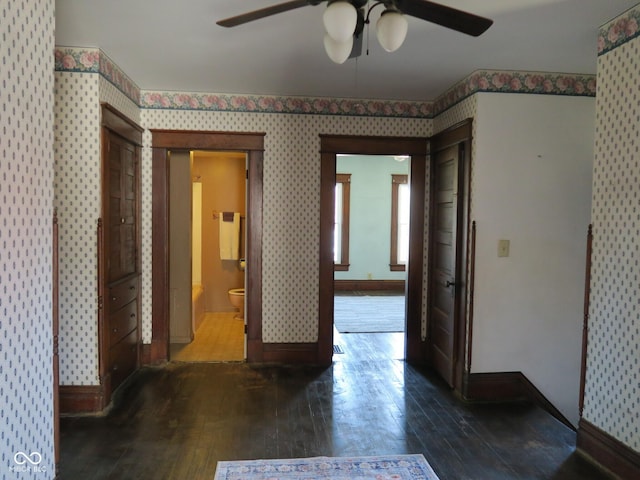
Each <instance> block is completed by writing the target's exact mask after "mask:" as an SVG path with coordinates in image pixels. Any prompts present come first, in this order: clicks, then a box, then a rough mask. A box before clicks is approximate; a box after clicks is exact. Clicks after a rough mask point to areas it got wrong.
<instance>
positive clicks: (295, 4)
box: [217, 0, 493, 63]
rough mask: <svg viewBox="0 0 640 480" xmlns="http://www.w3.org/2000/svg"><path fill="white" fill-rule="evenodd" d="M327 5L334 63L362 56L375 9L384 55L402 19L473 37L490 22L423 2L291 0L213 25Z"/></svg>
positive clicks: (394, 45) (402, 27)
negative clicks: (378, 12)
mask: <svg viewBox="0 0 640 480" xmlns="http://www.w3.org/2000/svg"><path fill="white" fill-rule="evenodd" d="M323 2H327V4H328V6H327V8H326V10H325V12H324V15H323V21H324V25H325V29H326V30H327V35H325V39H324V45H325V49H326V51H327V54H328V55H329V57H330V58H331V60H333V61H334V62H336V63H343V62H344V61H346V59H347V58H353V57H357V56H359V55H360V54H361V53H362V31H363V30H364V26H365V25H368V24H369V16H370V14H371V11H372V10H373V9H374V8H375V7H377V6H378V5H382V6H384V8H385V10H384V11H383V12H382V14H381V15H380V19H379V20H378V22H377V24H376V29H377V32H376V33H377V37H378V40H379V42H380V44H381V45H382V47H383V48H384V49H385V50H387V51H395V50H397V49H398V48H399V47H400V46H401V45H402V42H403V41H404V39H405V37H406V34H407V21H406V19H405V18H404V15H409V16H412V17H416V18H420V19H422V20H426V21H427V22H431V23H435V24H437V25H441V26H443V27H446V28H450V29H452V30H456V31H458V32H462V33H466V34H467V35H472V36H474V37H477V36H479V35H481V34H482V33H484V32H485V31H486V30H487V29H488V28H489V27H490V26H491V25H492V24H493V20H490V19H488V18H484V17H480V16H478V15H474V14H472V13H467V12H464V11H462V10H458V9H455V8H452V7H447V6H445V5H441V4H439V3H434V2H430V1H427V0H383V1H376V2H374V3H373V5H372V6H370V7H369V8H368V10H367V4H368V3H369V1H368V0H292V1H288V2H282V3H279V4H276V5H272V6H270V7H265V8H261V9H259V10H254V11H252V12H247V13H243V14H241V15H237V16H234V17H230V18H226V19H224V20H220V21H218V22H217V24H218V25H220V26H223V27H236V26H238V25H243V24H245V23H249V22H252V21H254V20H259V19H261V18H265V17H269V16H271V15H276V14H278V13H283V12H288V11H289V10H295V9H297V8H300V7H306V6H309V5H311V6H315V5H319V4H320V3H323Z"/></svg>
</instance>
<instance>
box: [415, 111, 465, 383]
mask: <svg viewBox="0 0 640 480" xmlns="http://www.w3.org/2000/svg"><path fill="white" fill-rule="evenodd" d="M471 135H472V120H471V119H467V120H465V121H463V122H460V123H458V124H456V125H453V126H452V127H450V128H448V129H446V130H444V131H442V132H440V133H438V134H436V135H434V136H433V137H432V138H431V139H430V142H431V153H432V156H431V164H430V167H431V170H430V171H431V172H433V171H434V163H435V153H437V152H441V151H443V150H446V149H447V148H449V147H452V146H459V147H460V148H459V152H458V153H459V157H458V162H459V163H458V168H459V169H460V170H459V172H460V174H459V183H458V193H459V194H461V195H462V201H460V202H458V209H457V217H458V229H457V232H458V233H457V238H456V265H455V274H456V275H455V279H456V286H455V289H456V290H455V291H456V295H455V300H454V301H455V311H456V312H457V313H456V318H455V319H454V334H453V335H454V347H453V351H454V372H453V387H454V389H455V390H456V391H458V392H464V390H463V387H464V384H465V383H466V380H465V379H466V375H468V374H469V372H468V371H465V365H466V363H467V362H465V360H466V358H465V355H466V353H467V349H466V344H467V338H468V337H470V335H471V332H470V331H467V330H468V329H467V294H468V285H469V268H468V261H469V248H468V238H469V226H470V219H469V211H470V210H469V208H470V207H469V206H470V203H471ZM430 180H431V188H430V198H429V210H430V211H431V212H433V211H434V202H435V198H434V192H435V188H434V187H435V185H434V181H435V176H434V175H431V179H430ZM434 221H435V218H434V215H430V216H429V223H430V225H429V239H428V242H429V245H432V235H434V231H435V229H434ZM433 261H434V258H433V249H432V248H431V246H429V268H428V271H427V276H428V282H429V285H431V284H432V283H431V282H432V276H433V272H432V269H431V266H432V265H433ZM430 302H431V299H430V295H429V300H428V301H427V304H429V303H430ZM428 311H429V310H427V312H428ZM428 317H429V315H428V314H427V350H426V355H427V358H428V359H429V363H431V358H432V351H433V344H432V342H431V339H432V338H433V336H432V335H431V324H430V322H429V318H428Z"/></svg>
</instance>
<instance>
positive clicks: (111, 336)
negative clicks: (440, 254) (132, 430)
mask: <svg viewBox="0 0 640 480" xmlns="http://www.w3.org/2000/svg"><path fill="white" fill-rule="evenodd" d="M141 144H142V128H140V127H139V126H138V125H136V124H135V123H133V122H131V121H130V120H129V119H127V118H126V117H125V116H124V115H122V114H120V113H119V112H117V111H116V110H114V109H113V108H112V107H110V106H109V105H106V104H105V105H103V106H102V221H101V222H100V223H99V235H98V240H99V261H98V265H99V274H98V277H99V286H98V288H99V316H98V322H99V323H98V332H99V337H100V338H99V350H100V382H101V385H102V387H103V392H104V399H103V404H104V405H103V406H106V405H107V404H108V403H109V400H110V397H111V393H112V392H113V391H114V390H115V389H116V388H117V387H118V386H119V385H120V384H121V383H122V382H123V381H124V380H126V378H127V377H128V376H129V375H131V373H133V372H134V371H135V370H136V369H137V368H138V366H139V365H140V347H141V345H140V342H141V334H140V298H139V291H140V218H139V217H140V154H141Z"/></svg>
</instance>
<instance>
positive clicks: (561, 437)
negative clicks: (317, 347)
mask: <svg viewBox="0 0 640 480" xmlns="http://www.w3.org/2000/svg"><path fill="white" fill-rule="evenodd" d="M402 338H403V336H402V334H397V333H375V334H344V335H336V344H338V345H339V346H340V347H342V350H343V351H344V353H343V354H336V355H334V364H333V366H332V367H330V368H326V369H322V368H309V367H277V366H260V367H256V366H249V365H247V364H244V363H197V364H178V363H174V364H169V365H167V366H165V367H162V368H160V367H156V368H145V369H142V370H141V371H139V372H138V373H137V374H135V376H134V378H132V379H131V381H129V382H127V384H126V385H125V388H123V389H120V390H119V391H118V392H117V394H116V396H115V401H114V406H113V407H112V408H111V410H110V411H109V412H108V414H106V415H102V416H91V417H87V416H84V417H66V418H62V420H61V461H60V476H59V478H61V479H73V480H76V479H92V480H96V479H129V478H136V479H180V480H183V479H209V480H212V479H213V476H214V472H215V468H216V462H217V461H218V460H233V459H257V458H291V457H311V456H322V455H326V456H351V455H377V454H403V453H422V454H423V455H424V456H425V458H426V459H427V461H428V462H429V463H430V464H431V466H432V467H433V469H434V470H435V472H436V473H437V474H438V476H439V477H440V479H441V480H455V479H474V480H477V479H479V480H495V479H567V480H573V479H575V480H578V479H579V480H590V479H593V480H596V479H606V478H609V477H607V476H605V475H604V474H602V473H600V472H599V471H598V470H597V469H596V468H595V467H593V466H592V465H591V464H590V463H588V462H587V461H586V460H584V459H583V458H582V457H581V456H580V455H578V454H577V453H575V452H574V448H575V437H576V436H575V432H573V431H571V430H570V429H568V428H567V427H565V426H564V425H563V424H561V423H560V422H558V421H557V420H555V419H554V418H553V417H551V416H550V415H548V414H547V413H546V412H544V411H543V410H541V409H539V408H538V407H536V406H533V405H529V404H513V405H469V404H466V403H464V402H462V401H460V400H458V399H457V398H456V397H455V396H454V395H452V394H451V392H450V391H449V389H448V388H447V387H446V386H445V385H444V384H443V383H442V382H441V381H439V380H438V378H437V377H435V376H434V375H433V374H432V373H431V372H429V371H427V370H423V369H421V368H416V367H413V366H411V365H408V364H406V363H405V362H404V361H402V360H401V359H402V356H403V345H402Z"/></svg>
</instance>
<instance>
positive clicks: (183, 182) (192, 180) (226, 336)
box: [169, 150, 247, 362]
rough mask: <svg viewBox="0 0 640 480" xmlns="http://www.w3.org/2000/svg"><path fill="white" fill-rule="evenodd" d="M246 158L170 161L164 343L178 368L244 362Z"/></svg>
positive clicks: (208, 154) (201, 154)
mask: <svg viewBox="0 0 640 480" xmlns="http://www.w3.org/2000/svg"><path fill="white" fill-rule="evenodd" d="M246 172H247V155H246V154H245V153H244V152H235V151H203V150H192V151H188V152H186V151H185V152H172V153H171V155H170V156H169V225H170V229H169V295H170V298H169V327H170V328H169V332H170V333H169V340H170V358H171V360H173V361H179V362H210V361H242V360H244V359H245V358H246V343H245V334H244V332H245V320H244V318H245V317H244V287H245V281H244V278H245V271H246V260H245V259H246V225H247V222H246V219H247V215H246V213H247V209H246Z"/></svg>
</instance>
